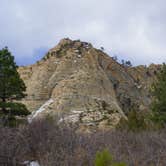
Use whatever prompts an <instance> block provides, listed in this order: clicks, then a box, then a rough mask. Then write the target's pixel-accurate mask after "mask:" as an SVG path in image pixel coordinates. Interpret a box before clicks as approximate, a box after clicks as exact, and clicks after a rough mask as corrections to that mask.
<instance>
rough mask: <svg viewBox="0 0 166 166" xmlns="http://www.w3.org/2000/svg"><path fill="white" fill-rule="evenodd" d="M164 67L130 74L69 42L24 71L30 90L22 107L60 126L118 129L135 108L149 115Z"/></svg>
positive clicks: (139, 69)
mask: <svg viewBox="0 0 166 166" xmlns="http://www.w3.org/2000/svg"><path fill="white" fill-rule="evenodd" d="M159 69H160V66H155V65H152V66H150V67H148V68H147V67H144V66H139V67H131V68H127V67H124V66H122V65H120V64H119V63H117V62H116V61H114V60H113V59H112V58H111V57H110V56H108V55H107V54H105V53H104V52H103V51H101V50H98V49H95V48H93V46H92V45H91V44H89V43H86V42H81V41H78V40H77V41H72V40H70V39H63V40H61V41H60V43H59V44H58V45H57V46H56V47H54V48H52V49H51V50H50V51H49V52H48V53H47V55H45V56H44V57H43V59H42V60H41V61H38V62H37V63H35V64H33V65H30V66H26V67H20V68H19V73H20V75H21V77H22V78H23V80H24V82H25V84H26V86H27V97H26V98H25V99H24V100H23V101H22V102H23V103H25V104H26V106H27V107H28V109H29V110H31V111H32V115H31V116H30V117H29V120H32V119H33V118H37V117H41V116H47V115H51V116H58V117H59V118H60V120H59V121H60V122H63V121H67V122H74V123H79V124H81V125H83V126H98V127H99V128H102V127H103V126H106V125H109V126H115V125H116V124H117V123H118V121H119V119H120V118H121V117H125V112H126V111H127V110H128V109H129V108H130V107H132V106H133V105H139V106H140V109H147V108H148V105H149V104H150V102H151V97H150V95H149V91H148V90H149V87H150V85H151V83H152V82H153V81H154V79H155V74H156V72H157V71H158V70H159Z"/></svg>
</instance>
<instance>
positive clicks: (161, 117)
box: [152, 64, 166, 124]
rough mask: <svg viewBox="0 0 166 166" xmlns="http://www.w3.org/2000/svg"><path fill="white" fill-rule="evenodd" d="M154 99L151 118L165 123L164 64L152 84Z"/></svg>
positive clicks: (165, 69) (165, 74) (165, 91)
mask: <svg viewBox="0 0 166 166" xmlns="http://www.w3.org/2000/svg"><path fill="white" fill-rule="evenodd" d="M152 92H153V96H154V101H153V103H152V111H153V120H154V121H156V122H159V123H161V124H165V123H166V64H163V66H162V69H161V71H160V73H158V74H157V82H155V83H154V85H153V89H152Z"/></svg>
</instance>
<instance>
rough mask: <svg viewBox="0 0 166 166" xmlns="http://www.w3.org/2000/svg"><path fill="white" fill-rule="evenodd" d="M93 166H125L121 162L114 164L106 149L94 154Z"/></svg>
mask: <svg viewBox="0 0 166 166" xmlns="http://www.w3.org/2000/svg"><path fill="white" fill-rule="evenodd" d="M95 166H126V164H125V163H123V162H114V159H113V157H112V155H111V154H110V152H109V151H108V150H107V149H104V150H103V151H101V152H97V153H96V158H95Z"/></svg>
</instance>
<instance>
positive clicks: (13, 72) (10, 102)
mask: <svg viewBox="0 0 166 166" xmlns="http://www.w3.org/2000/svg"><path fill="white" fill-rule="evenodd" d="M17 68H18V66H17V65H16V63H15V62H14V57H13V56H12V55H11V53H10V52H9V51H8V48H7V47H5V48H4V49H2V50H0V117H1V120H2V122H3V125H9V124H10V122H11V121H13V120H15V116H26V115H28V114H29V111H28V110H27V108H26V107H25V105H23V104H21V103H18V102H16V101H17V100H20V99H22V98H23V97H25V90H26V87H25V84H24V82H23V80H22V79H21V78H20V75H19V73H18V72H17Z"/></svg>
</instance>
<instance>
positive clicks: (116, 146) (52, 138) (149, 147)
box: [0, 120, 166, 166]
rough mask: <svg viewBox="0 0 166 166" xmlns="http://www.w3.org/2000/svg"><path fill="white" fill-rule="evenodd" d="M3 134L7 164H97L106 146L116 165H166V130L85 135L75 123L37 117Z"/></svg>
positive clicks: (1, 150)
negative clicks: (58, 123)
mask: <svg viewBox="0 0 166 166" xmlns="http://www.w3.org/2000/svg"><path fill="white" fill-rule="evenodd" d="M0 133H1V134H0V140H1V141H0V165H5V166H19V165H20V164H21V163H22V162H23V161H27V160H37V161H38V162H39V163H40V165H41V166H94V164H95V161H96V160H95V159H96V156H97V155H99V156H100V157H101V156H102V155H101V154H99V153H100V152H101V153H102V151H103V149H105V148H106V149H107V150H108V152H109V153H111V156H112V157H113V161H114V162H115V164H116V163H117V164H123V165H124V164H126V165H127V166H130V165H133V166H140V165H141V166H156V165H160V166H165V165H166V160H165V158H166V129H162V130H161V131H146V132H138V133H137V132H131V131H130V132H128V131H125V130H123V131H118V130H115V131H109V132H97V133H91V134H85V133H78V132H77V130H76V128H75V127H74V126H72V127H71V126H70V127H69V126H67V125H63V126H62V125H61V126H59V125H57V123H56V122H52V121H50V120H38V121H34V122H32V123H31V124H29V125H27V126H22V127H19V128H0ZM106 153H107V152H106ZM104 155H105V154H104ZM101 158H105V157H101ZM106 158H109V155H108V154H106ZM111 162H112V161H111ZM2 163H3V164H2ZM101 166H102V165H101Z"/></svg>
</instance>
